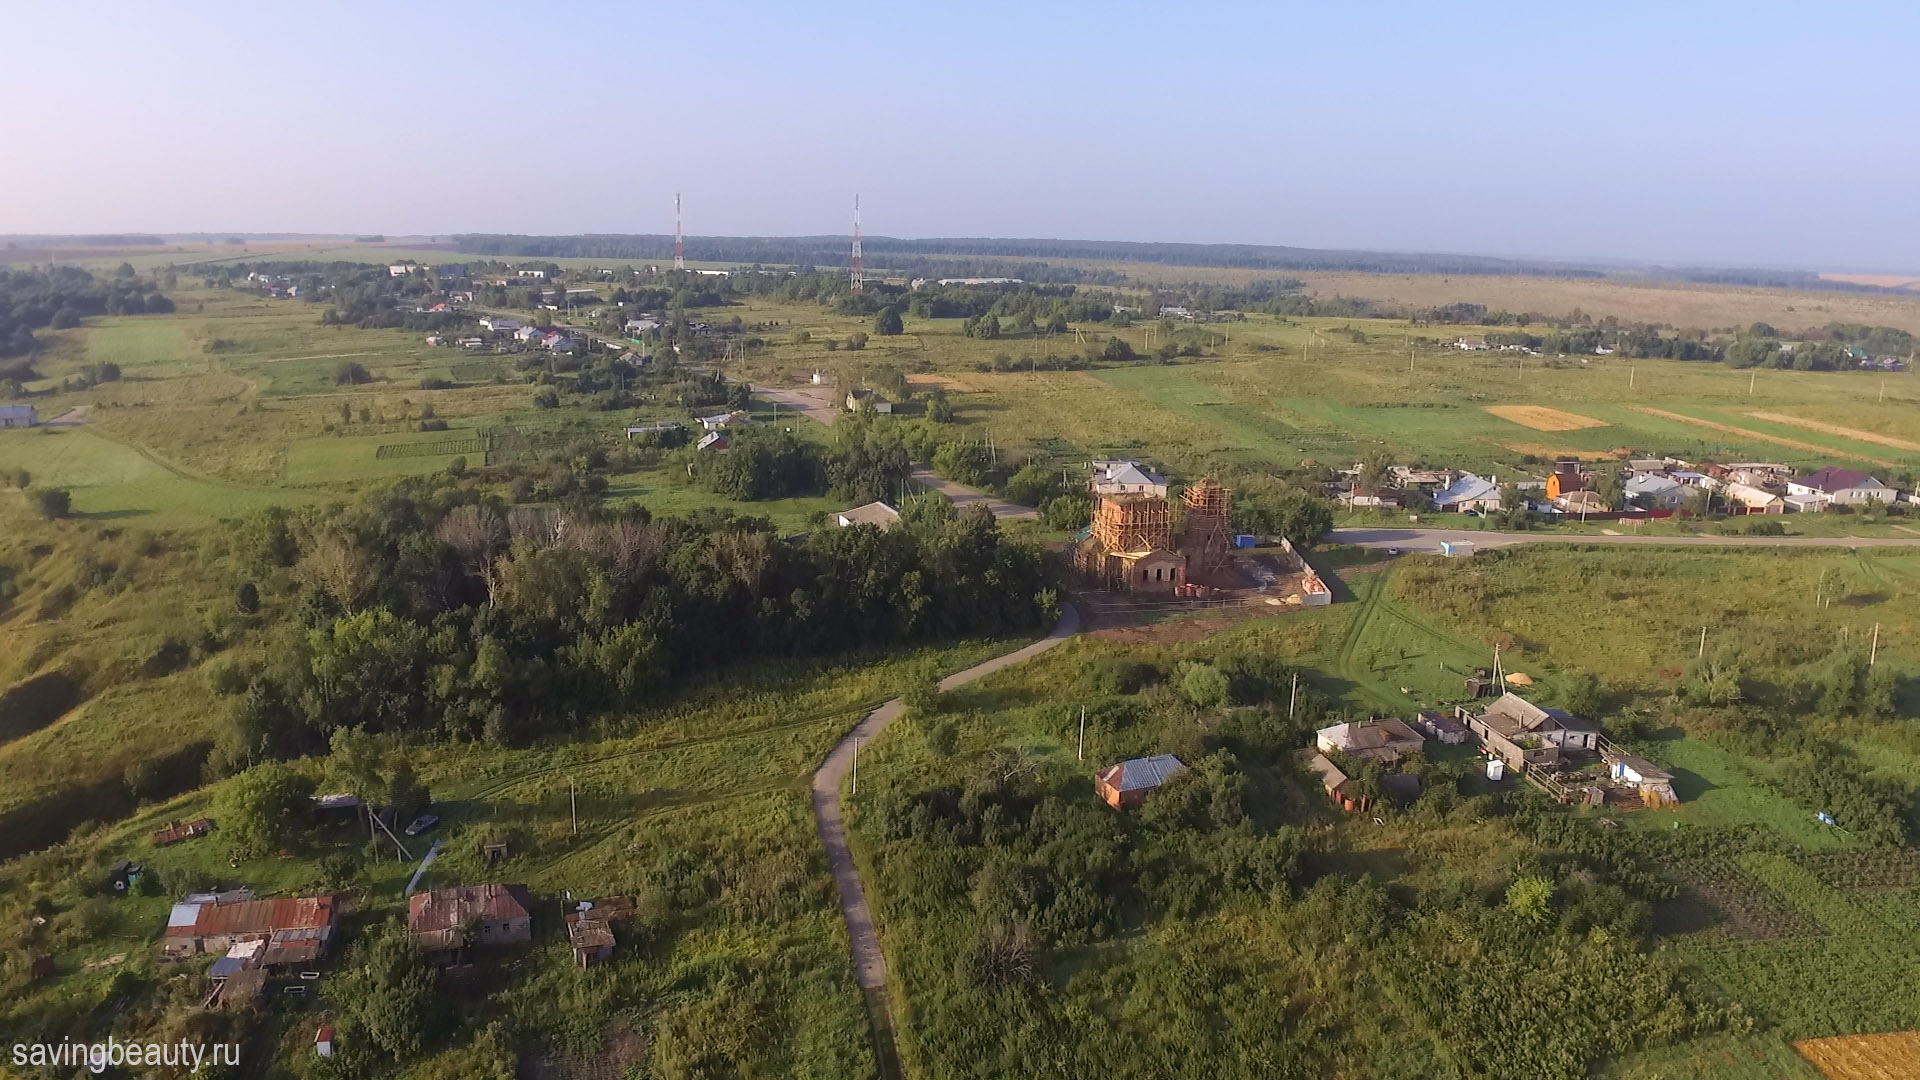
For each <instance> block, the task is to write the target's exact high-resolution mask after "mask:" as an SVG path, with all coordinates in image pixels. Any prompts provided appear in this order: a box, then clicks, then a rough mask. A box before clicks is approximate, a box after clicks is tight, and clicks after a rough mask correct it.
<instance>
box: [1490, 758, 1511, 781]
mask: <svg viewBox="0 0 1920 1080" xmlns="http://www.w3.org/2000/svg"><path fill="white" fill-rule="evenodd" d="M1506 775H1507V763H1506V762H1504V761H1501V760H1500V759H1499V758H1488V759H1487V779H1489V780H1499V779H1501V778H1503V777H1505V776H1506Z"/></svg>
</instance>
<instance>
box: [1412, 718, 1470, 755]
mask: <svg viewBox="0 0 1920 1080" xmlns="http://www.w3.org/2000/svg"><path fill="white" fill-rule="evenodd" d="M1420 726H1421V727H1423V728H1425V729H1426V732H1427V734H1428V735H1431V736H1433V737H1434V738H1435V739H1437V740H1439V741H1440V742H1442V743H1444V744H1446V745H1448V746H1458V745H1460V744H1461V743H1463V742H1466V741H1467V737H1468V736H1469V735H1470V734H1472V733H1471V732H1469V731H1468V730H1467V725H1466V722H1465V721H1463V720H1461V719H1460V718H1459V717H1457V716H1448V715H1447V714H1446V713H1443V712H1441V711H1439V710H1438V709H1422V710H1421V711H1420Z"/></svg>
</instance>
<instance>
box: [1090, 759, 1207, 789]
mask: <svg viewBox="0 0 1920 1080" xmlns="http://www.w3.org/2000/svg"><path fill="white" fill-rule="evenodd" d="M1185 768H1186V765H1185V764H1183V763H1182V762H1181V761H1180V759H1179V758H1177V757H1174V756H1173V755H1172V754H1155V755H1154V756H1153V757H1143V758H1130V759H1128V760H1126V761H1123V762H1121V763H1120V764H1118V765H1111V766H1108V768H1107V771H1106V772H1104V773H1101V774H1100V779H1102V780H1104V781H1106V783H1107V785H1108V786H1109V787H1112V788H1113V789H1115V790H1116V791H1138V790H1140V789H1141V788H1156V787H1159V786H1160V785H1161V784H1164V783H1166V782H1167V781H1168V780H1171V779H1172V778H1173V776H1174V774H1175V773H1178V772H1180V771H1181V770H1183V769H1185Z"/></svg>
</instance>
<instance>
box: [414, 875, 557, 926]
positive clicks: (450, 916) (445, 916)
mask: <svg viewBox="0 0 1920 1080" xmlns="http://www.w3.org/2000/svg"><path fill="white" fill-rule="evenodd" d="M525 896H526V886H524V885H468V886H466V887H464V888H458V889H435V890H433V891H432V892H421V893H414V894H413V895H412V896H411V897H409V898H408V899H407V929H408V930H410V931H412V932H413V933H416V934H430V933H437V932H439V931H442V930H451V929H454V928H455V927H457V926H459V925H460V922H461V920H463V919H524V918H527V917H528V913H527V905H526V901H525V899H524V898H525Z"/></svg>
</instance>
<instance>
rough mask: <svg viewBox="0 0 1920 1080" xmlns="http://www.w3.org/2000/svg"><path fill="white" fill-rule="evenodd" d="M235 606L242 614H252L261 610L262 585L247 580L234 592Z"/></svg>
mask: <svg viewBox="0 0 1920 1080" xmlns="http://www.w3.org/2000/svg"><path fill="white" fill-rule="evenodd" d="M233 606H234V607H235V608H237V609H238V610H239V611H240V613H241V614H242V615H251V614H253V613H254V612H256V611H259V610H260V587H259V586H257V585H255V584H254V583H253V582H251V581H249V582H245V583H244V584H242V585H241V586H240V587H239V588H238V589H236V590H234V593H233Z"/></svg>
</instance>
